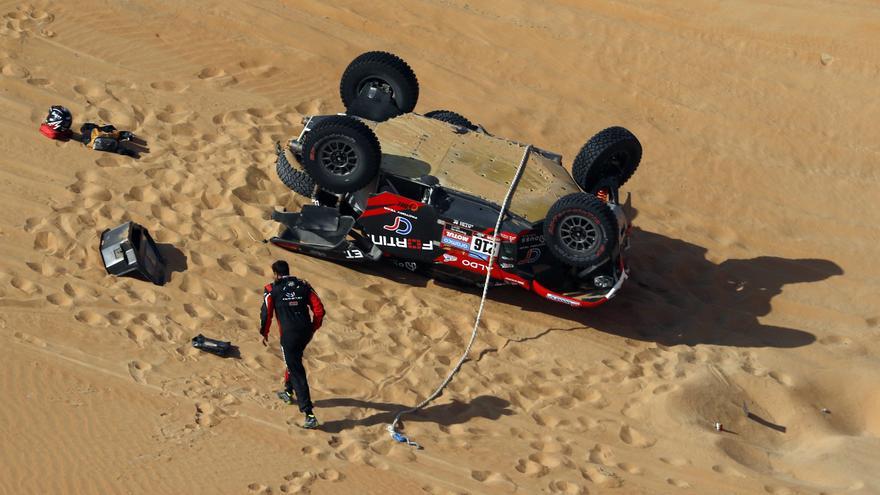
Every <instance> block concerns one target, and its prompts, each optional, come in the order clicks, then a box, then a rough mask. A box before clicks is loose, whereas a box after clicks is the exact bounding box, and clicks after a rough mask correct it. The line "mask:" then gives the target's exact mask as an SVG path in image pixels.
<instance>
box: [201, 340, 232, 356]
mask: <svg viewBox="0 0 880 495" xmlns="http://www.w3.org/2000/svg"><path fill="white" fill-rule="evenodd" d="M192 346H193V347H195V348H196V349H201V350H203V351H205V352H210V353H211V354H216V355H218V356H221V357H226V356H228V355H229V353H230V352H232V349H233V348H234V347H235V346H233V345H232V342H224V341H222V340H216V339H210V338H208V337H205V336H204V335H202V334H198V335H196V336H195V337H193V339H192Z"/></svg>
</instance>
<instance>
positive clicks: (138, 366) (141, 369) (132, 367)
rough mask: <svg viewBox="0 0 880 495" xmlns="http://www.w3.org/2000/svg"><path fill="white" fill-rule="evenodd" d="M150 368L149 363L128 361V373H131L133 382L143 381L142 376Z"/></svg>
mask: <svg viewBox="0 0 880 495" xmlns="http://www.w3.org/2000/svg"><path fill="white" fill-rule="evenodd" d="M152 368H153V366H151V365H150V363H144V362H142V361H131V362H129V363H128V374H129V375H131V379H132V380H134V381H135V382H137V383H145V382H146V379H145V378H144V375H145V373H147V372H148V371H150V370H151V369H152Z"/></svg>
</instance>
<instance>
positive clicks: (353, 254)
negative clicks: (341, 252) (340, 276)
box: [345, 249, 364, 260]
mask: <svg viewBox="0 0 880 495" xmlns="http://www.w3.org/2000/svg"><path fill="white" fill-rule="evenodd" d="M345 257H346V258H347V259H350V260H359V259H363V257H364V253H363V252H362V251H361V250H360V249H349V250H347V251H346V252H345Z"/></svg>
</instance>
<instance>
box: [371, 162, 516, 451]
mask: <svg viewBox="0 0 880 495" xmlns="http://www.w3.org/2000/svg"><path fill="white" fill-rule="evenodd" d="M531 152H532V146H531V145H528V146H526V150H525V152H524V153H523V157H522V160H520V162H519V166H518V167H517V168H516V173H515V174H514V175H513V179H511V181H510V187H509V188H508V189H507V194H506V195H505V196H504V202H503V203H502V204H501V211H499V212H498V220H497V221H496V222H495V230H493V231H492V236H493V237H494V239H493V249H492V250H491V253H490V254H489V262H488V263H487V264H486V280H485V282H484V283H483V296H482V297H481V298H480V308H479V310H477V318H476V320H475V321H474V329H473V332H471V340H470V342H468V345H467V348H466V349H465V350H464V354H462V355H461V359H459V360H458V363H456V364H455V367H453V368H452V371H450V372H449V375H448V376H447V377H446V379H445V380H443V383H441V384H440V386H439V387H437V390H435V391H434V393H432V394H431V395H429V396H428V398H426V399H425V400H423V401H422V402H420V403H419V404H418V405H416V406H413V407H411V408H409V409H404V410H403V411H400V412H399V413H397V416H394V421H392V422H391V424H390V425H388V427H387V428H388V433H390V434H391V438H392V439H394V441H395V442H400V443H405V444H407V445H410V446H413V447H415V448H417V449H420V448H422V446H421V445H419V444H418V443H416V442H414V441H412V440H410V439H409V437H407V436H406V435H404V434H402V433H400V432H398V431H397V423H399V422H400V417H401V416H403V415H404V414H410V413H414V412H416V411H418V410H420V409H422V408H423V407H425V406H426V405H428V404H429V403H430V402H431V401H432V400H434V399H436V398H437V396H439V395H440V393H441V392H443V389H444V388H446V386H447V385H449V382H451V381H452V377H453V376H455V374H456V373H458V370H459V369H460V368H461V365H462V364H463V363H464V361H465V359H467V357H468V355H469V354H470V352H471V347H473V345H474V341H475V340H476V339H477V330H478V328H479V326H480V318H481V317H482V316H483V306H484V305H485V304H486V294H487V293H488V291H489V281H490V280H491V276H492V263H493V262H494V261H495V253H496V251H497V250H498V248H499V247H500V241H499V240H498V232H499V230H500V229H501V219H502V218H504V213H505V212H506V211H507V206H508V204H509V202H510V196H511V195H512V194H513V191H514V189H516V185H517V183H518V182H519V179H520V177H522V171H523V168H524V167H525V165H526V162H527V161H529V155H530V154H531Z"/></svg>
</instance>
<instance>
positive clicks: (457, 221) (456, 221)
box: [452, 220, 474, 229]
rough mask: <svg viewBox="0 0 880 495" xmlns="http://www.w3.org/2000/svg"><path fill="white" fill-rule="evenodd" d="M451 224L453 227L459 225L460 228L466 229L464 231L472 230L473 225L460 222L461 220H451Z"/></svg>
mask: <svg viewBox="0 0 880 495" xmlns="http://www.w3.org/2000/svg"><path fill="white" fill-rule="evenodd" d="M452 223H454V224H455V225H461V226H462V227H464V228H466V229H472V228H474V224H472V223H467V222H462V221H461V220H453V221H452Z"/></svg>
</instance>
